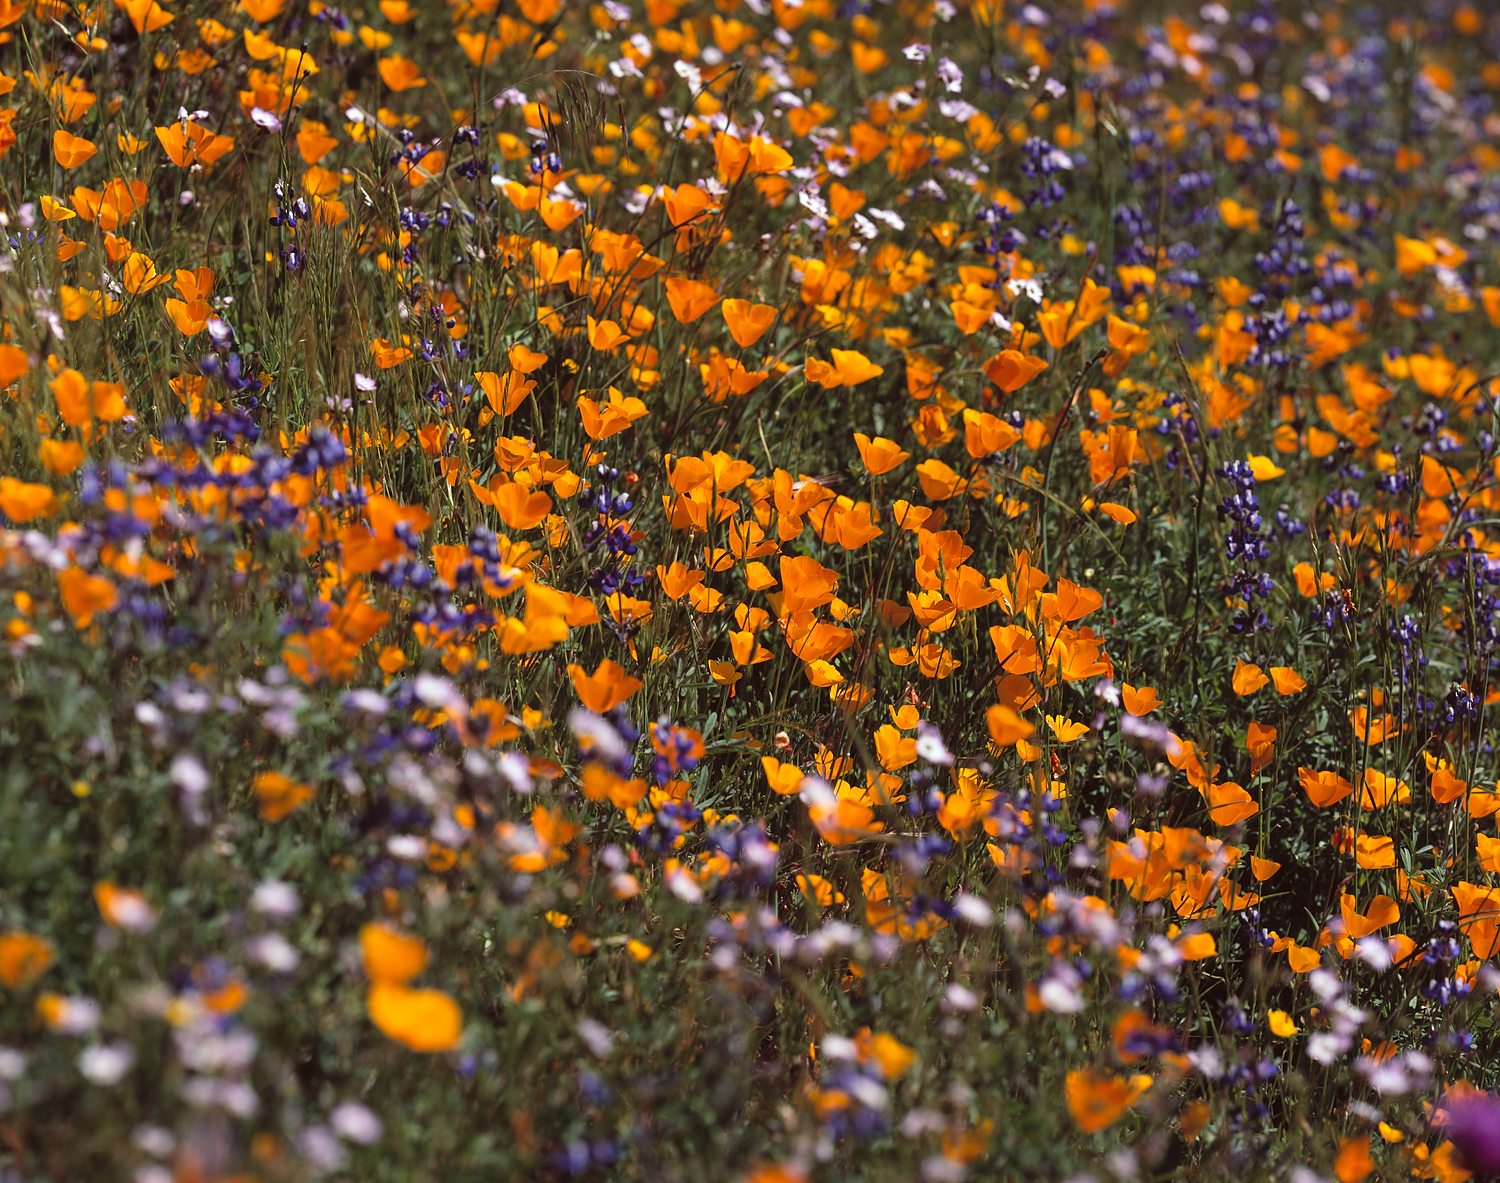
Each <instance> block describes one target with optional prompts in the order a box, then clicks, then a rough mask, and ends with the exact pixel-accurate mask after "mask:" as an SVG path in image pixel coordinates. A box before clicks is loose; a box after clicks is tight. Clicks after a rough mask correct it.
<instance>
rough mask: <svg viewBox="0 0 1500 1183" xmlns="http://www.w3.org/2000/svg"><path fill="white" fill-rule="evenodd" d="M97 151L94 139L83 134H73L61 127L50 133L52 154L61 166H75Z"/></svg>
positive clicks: (89, 158)
mask: <svg viewBox="0 0 1500 1183" xmlns="http://www.w3.org/2000/svg"><path fill="white" fill-rule="evenodd" d="M98 151H99V148H98V146H97V145H96V144H95V143H94V141H93V140H88V139H85V138H84V137H83V136H75V135H73V134H71V133H70V132H66V131H64V130H63V129H62V128H58V129H57V130H56V131H55V132H53V133H52V154H53V155H54V156H55V157H57V163H58V164H60V165H62V166H63V168H77V167H78V166H79V165H80V164H82V163H83V162H84V161H86V160H91V159H92V158H93V157H94V155H95V154H96V153H97V152H98Z"/></svg>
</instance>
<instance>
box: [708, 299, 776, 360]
mask: <svg viewBox="0 0 1500 1183" xmlns="http://www.w3.org/2000/svg"><path fill="white" fill-rule="evenodd" d="M719 312H720V314H721V315H722V316H723V317H724V323H725V324H726V325H728V326H729V335H730V336H731V337H733V338H734V342H735V344H736V345H738V346H739V347H740V348H741V349H748V348H750V346H752V345H754V344H755V343H756V342H757V341H759V340H760V339H761V338H762V337H763V336H765V334H766V331H767V330H768V329H770V327H771V326H772V325H773V324H774V323H775V322H776V309H775V307H774V306H773V305H770V304H752V303H750V301H749V300H732V299H731V300H725V301H724V303H723V305H722V306H721V307H720V309H719Z"/></svg>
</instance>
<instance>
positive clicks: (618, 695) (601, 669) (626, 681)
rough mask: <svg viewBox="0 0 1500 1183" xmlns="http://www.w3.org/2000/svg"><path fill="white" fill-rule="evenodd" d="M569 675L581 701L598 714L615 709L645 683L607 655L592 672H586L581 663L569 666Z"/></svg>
mask: <svg viewBox="0 0 1500 1183" xmlns="http://www.w3.org/2000/svg"><path fill="white" fill-rule="evenodd" d="M568 677H569V678H571V679H572V680H573V689H574V690H576V691H577V692H578V699H579V701H580V702H582V703H583V705H584V706H586V707H588V709H589V710H591V711H593V712H594V713H595V714H596V715H602V714H604V713H606V712H607V711H612V710H614V709H615V707H617V706H619V705H620V704H621V703H622V702H624V701H625V700H626V699H628V698H629V697H630V696H631V695H632V694H634V693H635V692H636V691H637V690H639V689H640V688H641V686H642V685H643V683H642V682H641V680H640V679H639V678H633V677H631V676H630V675H629V674H627V673H626V672H625V670H624V668H623V667H621V666H620V665H618V664H616V663H615V662H613V661H611V660H610V659H609V658H607V657H606V658H605V659H604V660H603V661H601V662H600V663H599V666H598V668H597V669H595V670H594V672H593V673H592V674H587V673H584V670H583V667H582V666H580V665H570V666H568Z"/></svg>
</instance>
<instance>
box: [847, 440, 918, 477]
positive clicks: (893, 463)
mask: <svg viewBox="0 0 1500 1183" xmlns="http://www.w3.org/2000/svg"><path fill="white" fill-rule="evenodd" d="M854 444H855V446H856V447H857V448H858V449H859V458H860V459H861V460H863V461H864V465H865V468H866V469H867V470H868V471H869V472H870V473H871V474H872V475H874V476H882V475H884V474H885V473H888V472H890V471H891V470H892V469H893V468H897V467H899V466H900V465H902V464H905V463H906V462H907V461H908V460H910V459H911V453H910V452H903V451H902V450H901V445H900V444H898V443H896V442H895V441H894V440H888V439H886V438H885V437H884V436H879V435H878V436H876V437H875V438H874V439H873V440H872V439H871V438H870V437H869V436H867V435H865V434H864V433H863V432H859V431H856V432H855V433H854Z"/></svg>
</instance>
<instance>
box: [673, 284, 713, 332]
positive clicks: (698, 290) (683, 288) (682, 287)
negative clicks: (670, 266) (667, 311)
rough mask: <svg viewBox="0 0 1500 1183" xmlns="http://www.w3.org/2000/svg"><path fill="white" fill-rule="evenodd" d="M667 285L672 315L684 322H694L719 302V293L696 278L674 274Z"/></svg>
mask: <svg viewBox="0 0 1500 1183" xmlns="http://www.w3.org/2000/svg"><path fill="white" fill-rule="evenodd" d="M666 287H667V302H668V303H669V304H671V306H672V315H673V316H675V317H676V318H677V320H678V321H679V322H680V323H682V324H690V323H692V322H693V321H695V320H697V319H698V318H699V317H700V316H702V315H703V314H704V313H705V312H707V311H708V310H709V309H710V308H712V307H713V306H714V305H715V304H717V303H718V302H719V293H718V292H716V291H714V289H713V288H711V287H710V286H709V285H708V284H706V283H700V282H699V281H698V280H696V279H685V278H683V277H682V276H673V277H672V278H671V279H669V280H667V282H666Z"/></svg>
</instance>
